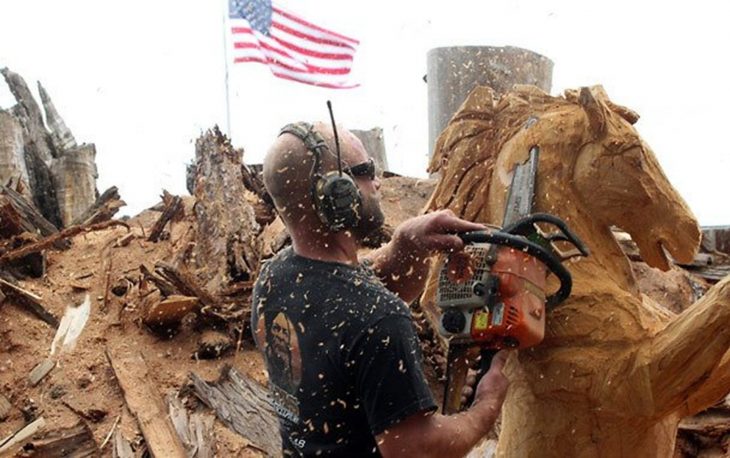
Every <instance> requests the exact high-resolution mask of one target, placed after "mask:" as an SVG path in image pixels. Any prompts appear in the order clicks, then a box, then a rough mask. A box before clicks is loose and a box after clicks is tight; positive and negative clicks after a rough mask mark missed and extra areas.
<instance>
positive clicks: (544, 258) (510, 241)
mask: <svg viewBox="0 0 730 458" xmlns="http://www.w3.org/2000/svg"><path fill="white" fill-rule="evenodd" d="M457 235H458V236H459V238H460V239H461V240H462V241H463V242H464V243H465V244H470V243H490V244H494V245H500V246H507V247H510V248H514V249H515V250H520V251H522V252H524V253H526V254H528V255H530V256H532V257H534V258H537V259H538V260H540V261H541V262H542V263H543V264H545V266H546V267H547V268H548V270H550V272H551V273H552V274H553V275H555V276H556V277H558V280H560V288H559V289H558V290H557V291H556V292H555V293H554V294H551V295H550V296H548V297H547V299H546V306H547V307H548V308H551V307H554V306H556V305H558V304H559V303H561V302H563V301H564V300H565V299H567V298H568V296H570V291H571V289H572V288H573V278H572V277H571V276H570V272H568V269H566V268H565V267H563V264H562V263H561V262H560V259H558V257H557V256H555V255H554V254H553V253H551V252H550V251H548V250H546V249H545V248H543V247H542V246H540V245H538V244H537V243H534V242H531V241H529V240H527V239H526V238H525V237H522V236H519V235H513V234H508V233H506V232H502V231H494V232H487V231H473V232H462V233H460V234H457Z"/></svg>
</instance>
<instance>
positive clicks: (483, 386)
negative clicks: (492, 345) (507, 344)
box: [461, 350, 509, 409]
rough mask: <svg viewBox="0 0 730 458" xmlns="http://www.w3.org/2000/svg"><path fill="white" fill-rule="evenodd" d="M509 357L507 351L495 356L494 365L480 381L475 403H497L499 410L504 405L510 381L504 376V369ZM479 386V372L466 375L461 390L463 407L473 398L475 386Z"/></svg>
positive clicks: (473, 371) (470, 370)
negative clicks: (483, 401) (480, 401)
mask: <svg viewBox="0 0 730 458" xmlns="http://www.w3.org/2000/svg"><path fill="white" fill-rule="evenodd" d="M507 357H508V353H507V351H506V350H502V351H500V352H498V353H497V354H495V355H494V358H493V359H492V364H491V365H490V366H489V370H488V371H487V373H486V374H484V376H483V377H482V378H481V380H480V381H479V385H478V386H477V392H476V396H474V403H473V404H476V403H477V401H478V400H479V399H480V398H481V399H488V400H489V402H492V403H496V404H497V409H499V406H501V405H502V402H503V401H504V397H505V395H506V394H507V388H508V387H509V380H508V379H507V377H505V376H504V373H503V372H502V368H503V367H504V363H505V361H506V359H507ZM476 384H477V371H475V370H473V369H469V372H468V373H467V375H466V383H465V384H464V388H462V390H461V405H464V404H466V400H467V399H469V398H471V396H472V394H474V385H476Z"/></svg>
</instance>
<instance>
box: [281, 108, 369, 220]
mask: <svg viewBox="0 0 730 458" xmlns="http://www.w3.org/2000/svg"><path fill="white" fill-rule="evenodd" d="M330 114H331V112H330ZM333 130H334V134H335V145H336V146H337V167H338V170H335V171H331V172H327V173H323V171H322V155H323V154H326V153H327V154H331V152H330V150H329V148H328V147H327V144H326V143H325V141H324V138H323V137H322V135H321V134H320V133H319V132H317V131H315V130H314V126H313V125H312V124H310V123H306V122H298V123H293V124H287V125H286V126H284V128H282V129H281V132H279V135H282V134H292V135H294V136H295V137H297V138H298V139H300V140H301V141H302V142H303V143H304V146H306V147H307V149H308V150H309V151H311V152H312V154H313V155H314V163H313V164H312V171H311V174H310V175H311V180H312V191H311V192H312V200H313V201H314V208H315V210H316V211H317V215H318V216H319V219H320V220H321V221H322V223H324V224H325V225H326V226H327V227H328V228H329V229H330V230H331V231H334V232H337V231H342V230H346V229H353V228H355V227H357V225H358V224H359V223H360V219H361V216H360V209H361V206H362V196H361V195H360V190H359V189H358V187H357V184H355V181H354V180H353V179H352V177H350V176H349V175H348V174H343V173H342V161H341V160H340V144H339V139H338V137H337V130H336V128H335V127H334V119H333Z"/></svg>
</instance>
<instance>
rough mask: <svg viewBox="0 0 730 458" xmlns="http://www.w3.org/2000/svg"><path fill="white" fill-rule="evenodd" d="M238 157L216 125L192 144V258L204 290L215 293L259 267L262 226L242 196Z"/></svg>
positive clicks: (251, 275)
mask: <svg viewBox="0 0 730 458" xmlns="http://www.w3.org/2000/svg"><path fill="white" fill-rule="evenodd" d="M242 156H243V151H242V150H236V149H234V148H233V147H232V146H231V143H230V141H229V140H228V139H227V138H226V136H225V135H223V134H222V133H221V132H220V131H219V130H218V128H217V127H216V128H215V129H213V130H210V131H208V132H206V133H205V134H204V135H203V136H202V137H200V138H199V139H198V140H197V142H196V144H195V160H196V162H195V188H194V195H195V199H196V203H195V207H194V210H195V217H196V220H197V236H196V239H197V244H196V246H195V251H194V259H195V263H196V265H197V266H198V267H199V268H200V270H199V275H200V278H201V279H202V280H203V284H204V287H205V289H206V290H207V291H209V292H210V293H212V294H213V295H216V296H217V295H219V294H220V292H221V291H222V290H223V289H225V287H226V286H228V284H229V283H231V282H237V281H249V280H251V279H253V278H254V276H255V275H256V273H257V271H258V263H259V252H260V250H259V242H258V239H257V235H258V234H259V232H260V231H261V228H260V227H259V225H258V223H257V222H256V215H255V214H254V210H253V208H252V207H251V205H249V204H248V203H247V202H246V199H245V194H246V192H247V191H246V188H245V187H244V184H243V176H242V173H241V164H242V159H243V157H242Z"/></svg>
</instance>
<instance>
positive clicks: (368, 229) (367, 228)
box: [352, 196, 385, 243]
mask: <svg viewBox="0 0 730 458" xmlns="http://www.w3.org/2000/svg"><path fill="white" fill-rule="evenodd" d="M360 211H361V214H362V217H361V218H360V222H359V223H358V225H357V226H356V227H354V228H353V229H352V233H353V234H354V235H355V238H356V239H357V240H358V242H359V243H362V242H363V241H364V240H366V239H367V238H368V237H370V236H372V235H373V234H374V233H376V232H377V231H378V230H380V229H381V228H382V227H383V224H384V223H385V215H384V214H383V210H382V209H381V208H380V201H379V200H378V199H377V198H376V197H372V196H371V197H367V198H364V199H363V200H362V204H361V206H360Z"/></svg>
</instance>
